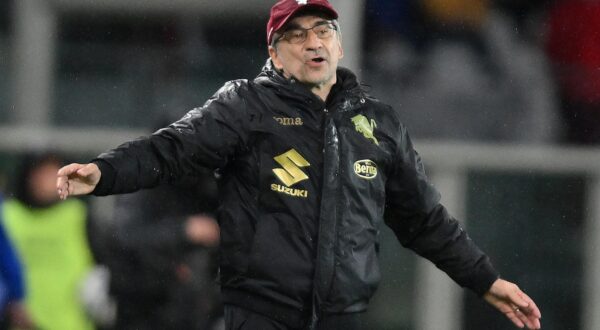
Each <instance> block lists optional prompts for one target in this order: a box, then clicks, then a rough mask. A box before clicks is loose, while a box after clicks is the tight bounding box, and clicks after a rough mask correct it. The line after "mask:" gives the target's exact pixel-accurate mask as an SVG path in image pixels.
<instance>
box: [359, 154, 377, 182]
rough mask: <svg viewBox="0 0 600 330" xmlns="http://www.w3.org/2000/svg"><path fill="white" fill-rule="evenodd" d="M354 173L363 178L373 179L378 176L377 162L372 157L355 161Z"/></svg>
mask: <svg viewBox="0 0 600 330" xmlns="http://www.w3.org/2000/svg"><path fill="white" fill-rule="evenodd" d="M354 173H356V175H358V176H359V177H361V178H363V179H373V178H375V177H376V176H377V164H375V162H374V161H372V160H370V159H362V160H357V161H356V162H354Z"/></svg>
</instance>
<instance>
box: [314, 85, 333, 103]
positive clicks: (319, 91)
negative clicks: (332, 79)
mask: <svg viewBox="0 0 600 330" xmlns="http://www.w3.org/2000/svg"><path fill="white" fill-rule="evenodd" d="M309 87H310V91H311V92H313V94H315V95H316V96H318V97H320V98H321V100H323V102H325V101H327V96H329V92H331V87H333V84H322V85H312V86H309Z"/></svg>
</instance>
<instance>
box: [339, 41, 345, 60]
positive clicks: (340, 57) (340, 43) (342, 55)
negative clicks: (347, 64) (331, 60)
mask: <svg viewBox="0 0 600 330" xmlns="http://www.w3.org/2000/svg"><path fill="white" fill-rule="evenodd" d="M338 49H339V52H340V53H339V54H340V55H339V56H338V59H342V58H344V48H343V47H342V41H341V40H339V39H338Z"/></svg>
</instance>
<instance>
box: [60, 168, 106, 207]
mask: <svg viewBox="0 0 600 330" xmlns="http://www.w3.org/2000/svg"><path fill="white" fill-rule="evenodd" d="M57 175H58V178H57V179H56V190H57V192H58V196H59V197H60V198H61V199H67V197H69V196H71V195H73V196H77V195H85V194H89V193H91V192H92V191H94V189H95V188H96V185H98V182H100V176H101V175H102V173H101V172H100V169H99V168H98V166H97V165H96V164H94V163H89V164H77V163H73V164H69V165H67V166H64V167H63V168H61V169H60V170H58V173H57Z"/></svg>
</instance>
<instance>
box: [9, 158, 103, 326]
mask: <svg viewBox="0 0 600 330" xmlns="http://www.w3.org/2000/svg"><path fill="white" fill-rule="evenodd" d="M61 165H62V161H61V159H60V157H59V156H57V155H55V154H53V153H43V154H28V155H25V156H24V157H23V159H22V163H21V165H20V166H19V168H18V172H19V173H17V175H16V182H15V185H14V198H12V199H8V200H7V201H6V203H5V205H4V226H5V229H6V231H7V233H8V236H9V237H10V239H11V241H12V242H13V243H14V247H15V249H16V251H17V253H18V255H19V256H20V258H21V259H20V260H21V262H22V265H23V268H24V269H25V272H24V274H25V287H26V295H25V305H26V307H27V309H28V311H29V312H30V313H31V318H32V319H33V322H34V323H35V324H36V326H37V327H38V328H40V329H44V330H85V329H92V328H93V327H92V323H91V322H90V320H89V319H88V317H87V316H86V314H85V311H84V309H83V306H82V304H81V303H80V301H79V299H78V297H79V290H80V284H81V280H82V279H83V277H84V276H85V275H86V273H87V272H88V271H89V270H90V269H91V266H92V258H91V254H90V250H89V247H88V244H87V239H86V216H87V211H86V206H85V205H84V203H83V202H82V201H80V200H77V199H72V200H69V201H61V200H60V199H59V198H57V196H56V193H55V192H54V181H55V171H57V170H58V169H59V168H60V166H61Z"/></svg>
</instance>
